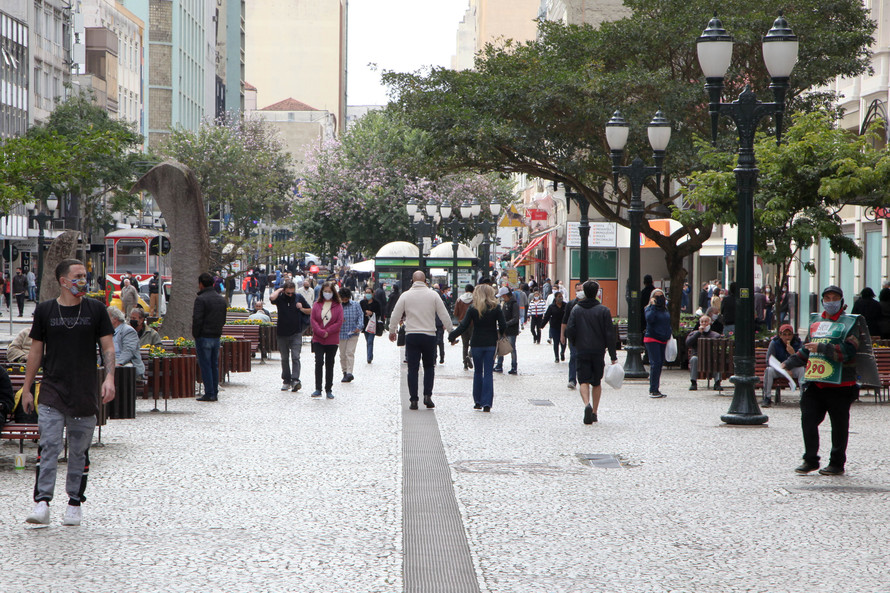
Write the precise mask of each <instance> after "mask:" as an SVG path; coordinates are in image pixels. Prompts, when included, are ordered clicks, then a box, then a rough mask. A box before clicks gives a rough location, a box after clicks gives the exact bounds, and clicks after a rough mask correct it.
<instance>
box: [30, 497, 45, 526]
mask: <svg viewBox="0 0 890 593" xmlns="http://www.w3.org/2000/svg"><path fill="white" fill-rule="evenodd" d="M25 523H32V524H34V525H49V505H48V504H46V501H45V500H41V501H40V502H38V503H37V504H35V505H34V510H33V511H31V514H30V515H28V517H27V518H26V519H25Z"/></svg>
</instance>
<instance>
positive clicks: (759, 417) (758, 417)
mask: <svg viewBox="0 0 890 593" xmlns="http://www.w3.org/2000/svg"><path fill="white" fill-rule="evenodd" d="M720 420H722V421H723V422H725V423H727V424H742V425H747V426H754V425H759V424H766V423H767V422H768V421H769V416H767V415H766V414H736V413H726V414H723V415H722V416H720Z"/></svg>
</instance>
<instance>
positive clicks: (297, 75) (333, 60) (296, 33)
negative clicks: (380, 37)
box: [245, 0, 347, 132]
mask: <svg viewBox="0 0 890 593" xmlns="http://www.w3.org/2000/svg"><path fill="white" fill-rule="evenodd" d="M346 16H347V2H346V0H247V2H246V16H245V25H246V57H245V58H246V71H247V78H249V79H250V81H251V82H252V83H253V84H255V85H256V87H257V89H258V90H259V91H258V92H259V104H260V105H269V104H271V103H273V102H276V101H281V100H283V99H285V98H287V97H300V99H301V100H302V101H305V102H306V103H308V104H310V105H314V106H315V107H316V108H317V109H320V110H324V111H328V112H330V113H332V114H334V116H335V117H336V119H337V129H338V131H339V132H342V131H343V130H345V127H346V20H347V19H346Z"/></svg>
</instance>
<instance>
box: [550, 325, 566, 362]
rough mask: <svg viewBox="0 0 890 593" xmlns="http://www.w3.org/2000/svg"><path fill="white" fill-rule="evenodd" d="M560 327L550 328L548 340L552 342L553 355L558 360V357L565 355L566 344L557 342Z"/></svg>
mask: <svg viewBox="0 0 890 593" xmlns="http://www.w3.org/2000/svg"><path fill="white" fill-rule="evenodd" d="M559 332H560V328H559V327H556V328H553V327H551V328H550V340H551V342H553V357H554V358H555V359H556V360H557V361H559V359H560V358H565V357H566V345H565V344H560V343H559Z"/></svg>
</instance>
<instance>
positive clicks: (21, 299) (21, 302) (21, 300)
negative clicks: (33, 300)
mask: <svg viewBox="0 0 890 593" xmlns="http://www.w3.org/2000/svg"><path fill="white" fill-rule="evenodd" d="M26 296H28V295H27V294H25V293H24V292H20V293H18V294H17V295H15V304H16V305H18V306H19V317H21V316H22V315H24V314H25V297H26Z"/></svg>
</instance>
